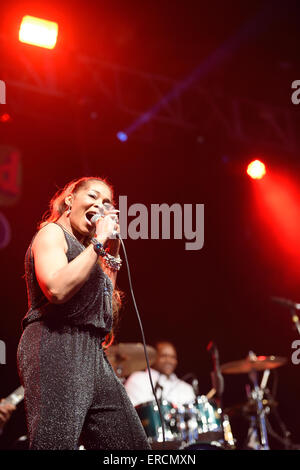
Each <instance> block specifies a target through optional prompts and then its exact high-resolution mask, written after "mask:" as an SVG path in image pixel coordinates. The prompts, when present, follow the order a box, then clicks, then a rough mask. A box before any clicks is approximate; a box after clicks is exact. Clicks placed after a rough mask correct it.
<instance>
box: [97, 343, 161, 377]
mask: <svg viewBox="0 0 300 470" xmlns="http://www.w3.org/2000/svg"><path fill="white" fill-rule="evenodd" d="M146 350H147V354H148V358H149V364H150V366H151V365H152V364H153V362H154V361H155V358H156V351H155V349H154V348H153V347H152V346H146ZM105 353H106V356H107V358H108V360H109V362H110V363H111V365H112V367H113V369H114V371H115V372H116V373H117V375H119V376H121V377H128V376H129V375H130V374H132V373H133V372H136V371H138V370H144V369H145V368H146V366H147V363H146V358H145V351H144V346H143V344H142V343H119V344H116V345H114V346H110V347H109V348H108V349H106V351H105Z"/></svg>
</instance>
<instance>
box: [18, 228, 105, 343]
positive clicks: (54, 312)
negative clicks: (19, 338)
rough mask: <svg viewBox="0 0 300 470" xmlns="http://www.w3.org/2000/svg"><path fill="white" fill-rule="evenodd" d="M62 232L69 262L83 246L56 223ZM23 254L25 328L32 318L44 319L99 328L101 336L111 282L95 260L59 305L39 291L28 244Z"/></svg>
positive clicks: (51, 324) (33, 320) (54, 324)
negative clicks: (86, 275) (85, 276)
mask: <svg viewBox="0 0 300 470" xmlns="http://www.w3.org/2000/svg"><path fill="white" fill-rule="evenodd" d="M57 225H59V226H60V227H61V228H62V230H63V232H64V235H65V238H66V241H67V244H68V251H67V253H66V256H67V258H68V262H70V261H72V260H73V259H74V258H76V256H78V255H79V254H80V253H81V252H82V251H83V250H84V249H85V246H84V245H82V244H81V243H80V242H79V241H78V240H77V239H76V238H75V237H74V236H73V235H71V234H70V233H69V232H67V230H66V229H65V228H64V227H63V226H62V225H60V224H57ZM35 236H36V234H35V235H34V237H33V238H32V240H31V243H30V245H29V247H28V249H27V251H26V255H25V280H26V286H27V296H28V312H27V313H26V315H25V317H24V318H23V321H22V326H23V328H25V327H26V326H27V325H28V324H30V323H32V322H35V321H41V320H42V321H44V322H46V323H47V324H48V325H49V326H51V327H53V328H56V327H58V328H59V327H60V326H62V325H74V326H91V327H93V328H97V329H99V330H100V331H99V336H102V337H104V336H105V335H106V334H107V333H108V332H109V331H110V330H111V328H112V292H113V285H112V282H111V280H110V279H109V277H108V276H107V275H106V274H105V273H104V272H103V271H102V269H101V267H100V266H99V264H98V263H96V264H95V266H94V267H93V269H92V271H91V273H90V276H89V278H88V280H87V281H86V283H85V284H84V285H83V286H82V287H81V288H80V290H79V291H78V292H76V294H74V295H73V297H71V299H69V300H68V301H67V302H65V303H63V304H53V303H50V302H49V300H48V299H47V297H46V296H45V295H44V293H43V291H42V290H41V288H40V286H39V283H38V281H37V278H36V275H35V268H34V257H33V254H32V251H31V246H32V243H33V240H34V238H35Z"/></svg>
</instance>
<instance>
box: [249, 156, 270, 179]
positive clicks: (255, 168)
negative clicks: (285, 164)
mask: <svg viewBox="0 0 300 470" xmlns="http://www.w3.org/2000/svg"><path fill="white" fill-rule="evenodd" d="M247 173H248V175H249V176H250V177H251V178H253V179H261V178H263V177H264V176H265V174H266V167H265V165H264V163H263V162H261V161H260V160H253V161H252V162H251V163H249V165H248V167H247Z"/></svg>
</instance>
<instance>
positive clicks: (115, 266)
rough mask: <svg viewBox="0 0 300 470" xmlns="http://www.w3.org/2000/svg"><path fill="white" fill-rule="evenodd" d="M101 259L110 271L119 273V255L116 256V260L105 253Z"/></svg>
mask: <svg viewBox="0 0 300 470" xmlns="http://www.w3.org/2000/svg"><path fill="white" fill-rule="evenodd" d="M103 259H104V261H105V264H106V266H108V267H109V268H110V269H112V270H113V271H120V269H121V267H122V260H121V258H120V255H118V256H117V258H115V257H114V256H112V255H110V254H109V253H106V255H105V256H104V257H103Z"/></svg>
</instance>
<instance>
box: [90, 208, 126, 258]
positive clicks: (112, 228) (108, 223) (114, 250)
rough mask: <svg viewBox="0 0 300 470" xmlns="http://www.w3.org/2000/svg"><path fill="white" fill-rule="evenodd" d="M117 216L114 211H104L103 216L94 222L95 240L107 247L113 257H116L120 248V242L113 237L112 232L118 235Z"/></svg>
mask: <svg viewBox="0 0 300 470" xmlns="http://www.w3.org/2000/svg"><path fill="white" fill-rule="evenodd" d="M117 214H118V211H117V210H115V209H111V210H105V209H104V212H103V216H102V217H100V218H99V219H98V220H97V221H96V234H95V235H96V238H97V239H98V240H99V241H100V242H101V243H103V245H104V246H105V247H108V249H109V252H110V253H111V254H112V255H113V256H117V254H118V252H119V247H120V240H119V239H118V238H116V236H115V235H114V232H117V233H120V226H119V223H118V222H119V221H118V215H117Z"/></svg>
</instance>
